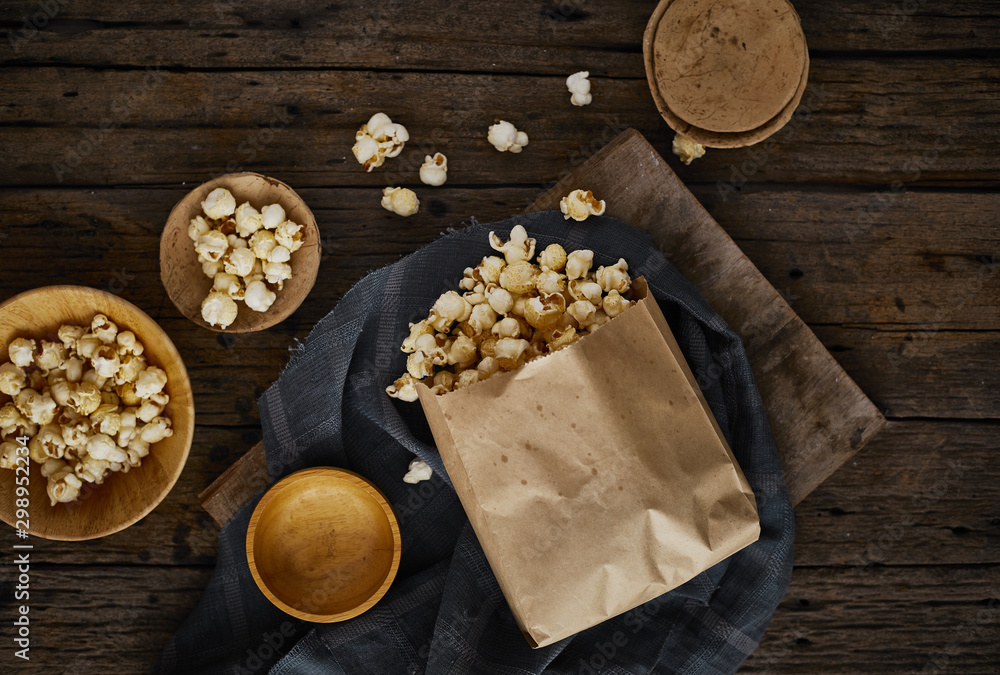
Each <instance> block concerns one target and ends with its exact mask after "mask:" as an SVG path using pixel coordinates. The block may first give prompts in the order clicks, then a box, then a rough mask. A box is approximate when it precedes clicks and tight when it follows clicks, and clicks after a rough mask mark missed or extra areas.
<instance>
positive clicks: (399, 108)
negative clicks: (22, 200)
mask: <svg viewBox="0 0 1000 675" xmlns="http://www.w3.org/2000/svg"><path fill="white" fill-rule="evenodd" d="M5 80H6V82H7V83H8V86H6V87H4V88H3V90H2V91H0V110H2V111H3V112H4V117H5V120H6V123H7V125H8V126H6V127H0V131H2V134H0V151H2V152H3V154H4V156H5V157H6V158H7V167H6V169H5V171H6V175H7V176H8V178H6V179H5V180H7V181H9V182H10V183H11V184H17V185H57V184H60V183H63V184H75V185H125V184H137V183H145V184H150V183H154V184H158V183H180V182H182V181H199V182H200V181H202V180H205V179H206V178H208V177H209V176H211V175H214V174H218V173H223V172H225V171H226V170H227V166H228V167H229V170H233V169H236V168H246V169H251V170H255V171H259V172H261V173H264V174H268V175H273V176H275V177H279V178H282V179H284V180H285V181H286V182H288V183H290V184H291V185H293V186H297V187H304V186H330V185H339V186H346V185H369V186H384V185H386V184H387V183H393V184H396V183H417V176H416V169H417V167H418V166H419V163H420V162H421V161H422V160H423V156H424V154H425V153H426V152H427V151H435V150H440V151H441V152H444V153H445V154H446V155H447V156H448V158H449V181H450V182H451V184H452V185H462V184H465V185H470V184H476V185H491V186H494V185H503V184H523V185H542V184H548V183H551V182H554V181H555V180H556V179H557V178H559V177H561V176H562V175H564V174H565V173H566V172H567V171H568V170H569V169H571V168H572V167H573V166H576V165H578V164H579V163H581V162H582V161H583V160H584V159H585V158H586V157H589V156H590V155H592V154H593V153H594V152H595V151H596V150H597V149H598V148H600V147H601V146H603V145H604V144H606V143H607V142H608V141H609V140H610V139H611V138H613V137H614V136H615V135H616V134H617V133H618V132H619V131H621V130H622V129H624V128H626V127H628V126H631V127H634V128H637V129H639V130H640V131H642V132H643V133H644V134H646V135H647V136H648V137H649V139H650V141H651V142H652V143H653V144H654V146H655V147H656V148H657V149H659V150H660V151H661V154H664V155H665V156H669V157H670V162H671V164H672V165H674V166H679V165H678V163H677V162H676V160H675V159H674V158H673V157H672V155H670V141H671V139H672V137H673V134H672V133H671V132H670V131H669V129H668V128H667V126H666V124H665V123H664V122H663V121H662V119H661V118H660V117H659V115H658V114H657V112H656V110H655V107H654V106H653V103H652V99H651V97H650V94H649V91H648V88H647V85H646V82H645V80H644V79H606V80H599V81H598V82H597V83H596V84H595V86H594V97H595V98H594V103H593V104H591V105H589V106H586V107H584V108H574V107H573V106H571V105H570V104H569V101H568V100H567V95H566V88H565V84H564V82H563V78H562V77H561V76H545V77H534V76H531V77H529V76H514V75H496V74H483V75H474V74H450V73H436V72H429V73H373V72H356V71H332V72H321V71H300V72H289V71H258V72H245V71H243V72H183V73H178V72H168V71H166V70H160V71H156V72H145V71H143V70H131V71H118V70H89V69H80V68H61V67H60V68H41V69H38V68H10V69H6V70H5ZM810 82H811V84H810V87H809V88H808V89H807V91H806V94H805V96H804V98H803V105H802V107H801V108H800V111H799V112H800V114H799V115H797V116H796V117H795V118H793V120H792V122H790V123H789V125H788V126H786V127H785V128H784V129H782V130H781V131H780V132H778V133H777V134H776V135H775V136H773V137H772V138H771V139H769V141H768V142H765V143H763V144H760V145H757V146H754V147H752V148H744V149H738V150H716V151H710V152H709V153H708V154H707V155H706V156H705V157H703V158H702V159H699V160H698V161H697V162H695V163H694V164H693V165H692V166H690V167H684V168H683V169H681V170H679V174H680V175H681V177H682V178H683V179H685V180H686V181H705V182H711V183H713V184H715V183H719V184H720V185H721V186H722V189H723V190H725V191H726V193H727V194H732V193H733V192H734V191H736V190H738V189H740V188H742V187H743V186H744V185H748V184H756V183H767V182H785V183H791V182H797V183H802V182H813V183H817V182H818V183H829V182H837V183H864V184H878V185H886V186H888V185H890V184H891V183H892V182H894V181H899V182H900V183H901V184H903V185H912V184H953V183H956V182H961V183H963V185H989V184H991V183H990V182H991V181H993V180H995V178H996V175H997V173H998V172H1000V156H998V155H997V154H996V153H994V152H991V151H990V148H992V147H993V146H995V145H996V144H997V143H998V142H1000V124H998V119H1000V111H998V109H997V107H996V106H995V101H996V99H997V98H998V96H1000V66H998V65H997V64H996V63H995V62H992V61H989V60H979V59H954V58H947V59H941V58H935V59H932V58H885V59H844V58H816V59H815V60H814V61H813V68H812V72H811V75H810ZM525 100H528V101H531V102H532V105H531V106H530V107H529V108H528V109H526V108H525V106H524V101H525ZM378 110H384V111H386V112H388V113H390V115H391V116H392V117H393V118H394V119H397V120H398V121H399V122H401V123H403V124H405V125H406V126H407V128H408V129H409V132H410V137H411V139H412V141H411V143H410V144H409V146H408V148H407V150H406V151H404V153H403V155H402V156H401V157H399V158H396V159H393V160H389V162H387V163H386V165H385V166H384V167H382V168H380V169H378V170H376V171H374V172H372V173H370V174H368V173H365V172H364V171H362V170H361V168H360V166H359V165H358V164H357V162H356V161H355V160H354V158H353V156H352V155H351V153H350V148H351V145H352V144H353V142H354V133H355V132H356V130H357V128H358V127H359V126H360V124H361V123H363V122H364V121H366V120H367V119H368V117H369V115H371V114H372V113H373V112H376V111H378ZM416 111H419V112H416ZM497 117H506V118H509V119H510V121H511V122H513V123H514V124H516V125H517V126H518V127H519V128H522V129H523V130H525V131H526V132H527V133H528V135H529V136H530V138H531V144H530V145H529V147H528V148H527V149H526V150H525V152H523V153H521V154H519V155H511V154H501V153H498V152H496V151H495V150H494V149H493V148H492V147H491V146H489V145H488V144H487V142H486V129H487V127H488V126H489V125H490V124H492V123H493V121H494V119H495V118H497ZM901 120H905V124H904V123H901ZM154 149H155V150H154ZM567 164H569V166H568V167H567Z"/></svg>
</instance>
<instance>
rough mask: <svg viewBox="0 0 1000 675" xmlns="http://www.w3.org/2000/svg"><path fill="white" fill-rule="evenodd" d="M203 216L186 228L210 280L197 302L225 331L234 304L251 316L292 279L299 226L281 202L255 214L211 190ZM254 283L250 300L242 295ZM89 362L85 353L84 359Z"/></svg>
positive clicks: (236, 310) (207, 318) (245, 205)
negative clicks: (243, 305) (249, 311)
mask: <svg viewBox="0 0 1000 675" xmlns="http://www.w3.org/2000/svg"><path fill="white" fill-rule="evenodd" d="M202 209H204V211H205V214H204V216H201V215H199V216H195V217H194V218H192V219H191V224H190V226H189V227H188V235H189V236H190V237H191V239H192V241H194V247H195V252H196V253H197V254H198V261H199V262H200V263H201V269H202V272H204V273H205V276H207V277H209V278H210V279H212V290H211V291H210V292H209V294H208V295H207V296H206V297H205V299H204V300H203V301H202V303H201V317H202V318H203V319H204V320H205V322H206V323H208V324H210V325H212V326H218V327H220V328H228V327H229V326H230V325H232V323H233V322H234V321H236V317H237V316H238V315H239V306H238V305H237V304H236V302H238V301H242V302H246V304H247V306H248V307H249V308H250V309H252V310H253V311H255V312H264V311H267V309H268V308H269V307H270V306H271V305H272V304H273V303H274V300H275V297H276V296H275V292H276V291H280V290H281V289H282V288H283V287H284V283H285V281H287V280H288V279H291V278H292V268H291V264H290V263H291V259H292V254H293V253H295V251H298V250H299V249H300V248H302V244H303V238H304V229H305V228H303V226H302V225H300V224H298V223H294V222H292V221H290V220H288V217H287V214H286V213H285V209H284V207H282V206H281V204H267V205H265V206H264V207H262V208H261V210H260V211H258V210H257V209H256V208H255V207H254V206H253V205H251V204H250V203H249V202H244V203H242V204H240V205H239V206H237V205H236V198H235V197H233V195H232V193H230V192H229V190H227V189H225V188H216V189H215V190H212V192H210V193H209V195H208V197H207V198H206V199H205V201H203V202H202ZM254 283H261V284H263V289H261V288H260V287H258V286H255V287H254V292H253V295H252V300H251V301H249V302H248V301H247V300H246V297H247V291H248V290H249V288H250V286H252V285H253V284H254ZM87 356H88V358H89V354H88V355H87Z"/></svg>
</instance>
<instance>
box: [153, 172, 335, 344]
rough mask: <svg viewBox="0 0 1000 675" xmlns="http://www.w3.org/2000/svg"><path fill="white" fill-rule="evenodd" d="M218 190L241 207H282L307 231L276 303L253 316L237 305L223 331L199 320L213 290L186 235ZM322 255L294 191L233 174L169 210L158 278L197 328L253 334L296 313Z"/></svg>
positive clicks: (314, 230)
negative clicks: (232, 319) (230, 197)
mask: <svg viewBox="0 0 1000 675" xmlns="http://www.w3.org/2000/svg"><path fill="white" fill-rule="evenodd" d="M219 187H222V188H226V189H227V190H229V191H230V192H232V193H233V196H234V197H235V198H236V203H237V205H239V204H242V203H243V202H250V204H251V205H252V206H254V207H255V208H256V209H257V210H258V211H259V210H261V209H262V208H263V207H264V206H266V205H268V204H281V206H282V208H284V209H285V214H286V217H287V218H288V219H289V220H291V221H293V222H296V223H298V224H300V225H302V226H303V228H304V230H303V235H304V243H303V244H302V248H300V249H299V250H298V251H296V252H295V253H293V254H292V259H291V260H290V261H289V264H290V265H291V266H292V278H291V279H289V280H287V281H285V286H284V288H283V289H282V290H280V291H276V293H277V296H278V297H277V298H276V299H275V301H274V304H273V305H271V307H270V308H269V309H268V310H267V311H266V312H255V311H253V310H252V309H250V308H249V307H247V306H246V304H244V303H242V302H237V303H236V304H237V306H238V307H239V314H238V315H237V317H236V321H234V322H233V323H232V324H230V325H229V326H228V327H227V328H225V329H223V328H219V327H218V326H212V325H210V324H209V323H208V322H206V321H205V320H204V319H203V318H201V303H202V301H203V300H204V299H205V296H206V295H208V292H209V291H210V290H212V280H211V279H209V278H208V277H206V276H205V274H204V273H203V272H202V271H201V263H200V262H198V254H197V253H195V250H194V242H192V241H191V238H190V237H189V236H188V225H189V224H190V223H191V219H192V218H194V217H195V216H198V215H203V212H202V209H201V203H202V202H203V201H205V198H206V197H207V196H208V193H210V192H211V191H212V190H214V189H215V188H219ZM320 254H321V250H320V241H319V228H318V227H317V226H316V218H315V217H314V216H313V213H312V211H310V210H309V207H308V206H306V203H305V202H304V201H303V200H302V198H301V197H299V196H298V194H296V193H295V190H293V189H292V188H290V187H288V185H286V184H285V183H282V182H281V181H280V180H277V179H275V178H268V177H267V176H262V175H261V174H259V173H251V172H244V173H231V174H226V175H225V176H220V177H218V178H216V179H214V180H210V181H208V182H207V183H203V184H201V185H199V186H198V187H197V188H195V189H194V190H192V191H191V192H189V193H188V195H187V196H186V197H184V199H182V200H180V201H179V202H177V204H176V205H175V206H174V208H173V209H172V210H171V211H170V216H169V217H168V218H167V224H166V226H165V227H164V228H163V234H162V235H161V237H160V278H161V279H162V281H163V287H164V288H166V289H167V295H169V296H170V299H171V300H172V301H173V303H174V305H176V306H177V309H179V310H180V311H181V313H182V314H184V316H186V317H187V318H189V319H191V320H192V321H194V322H195V323H196V324H198V325H199V326H202V327H204V328H208V329H209V330H214V331H218V332H224V333H249V332H253V331H258V330H264V329H265V328H270V327H271V326H273V325H274V324H276V323H278V322H280V321H284V320H285V319H287V318H288V317H289V316H291V314H292V312H294V311H295V310H296V309H298V307H299V305H301V304H302V301H303V300H305V299H306V296H307V295H309V291H311V290H312V287H313V284H315V283H316V274H317V273H318V272H319V261H320Z"/></svg>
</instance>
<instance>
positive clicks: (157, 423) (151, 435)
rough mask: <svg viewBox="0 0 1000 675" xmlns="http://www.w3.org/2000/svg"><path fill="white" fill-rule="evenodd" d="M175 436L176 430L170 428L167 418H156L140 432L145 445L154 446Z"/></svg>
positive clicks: (140, 437)
mask: <svg viewBox="0 0 1000 675" xmlns="http://www.w3.org/2000/svg"><path fill="white" fill-rule="evenodd" d="M173 435H174V430H173V429H171V428H170V420H169V419H167V418H166V417H154V418H153V419H152V420H151V421H150V422H149V424H147V425H145V426H144V427H143V428H142V430H141V431H140V432H139V439H140V440H142V442H143V443H150V444H152V443H159V442H160V441H162V440H163V439H165V438H169V437H171V436H173ZM130 445H131V443H130ZM123 461H124V460H123Z"/></svg>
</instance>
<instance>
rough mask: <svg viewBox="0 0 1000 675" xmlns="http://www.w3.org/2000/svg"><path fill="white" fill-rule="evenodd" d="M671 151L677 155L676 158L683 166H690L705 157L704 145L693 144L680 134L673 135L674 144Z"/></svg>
mask: <svg viewBox="0 0 1000 675" xmlns="http://www.w3.org/2000/svg"><path fill="white" fill-rule="evenodd" d="M671 149H672V150H673V153H674V154H675V155H677V157H678V158H679V159H680V160H681V161H682V162H684V163H685V164H691V162H693V161H694V160H696V159H698V158H699V157H703V156H704V155H705V146H704V145H702V144H701V143H695V142H694V141H692V140H690V139H688V138H685V137H683V136H681V135H680V134H675V135H674V142H673V144H672V148H671Z"/></svg>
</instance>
